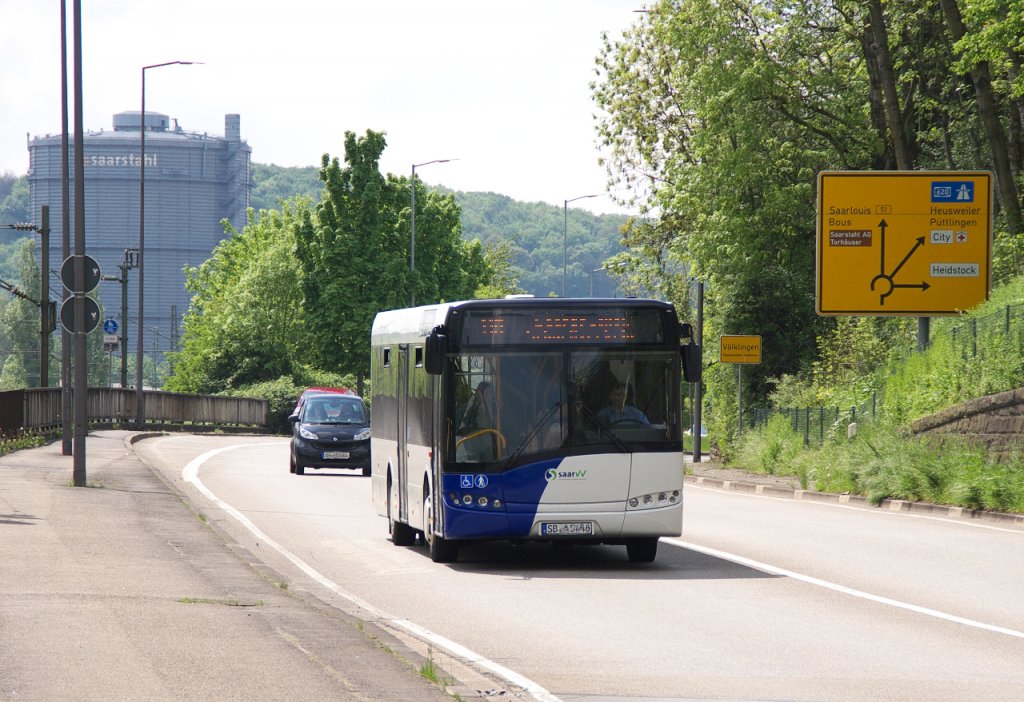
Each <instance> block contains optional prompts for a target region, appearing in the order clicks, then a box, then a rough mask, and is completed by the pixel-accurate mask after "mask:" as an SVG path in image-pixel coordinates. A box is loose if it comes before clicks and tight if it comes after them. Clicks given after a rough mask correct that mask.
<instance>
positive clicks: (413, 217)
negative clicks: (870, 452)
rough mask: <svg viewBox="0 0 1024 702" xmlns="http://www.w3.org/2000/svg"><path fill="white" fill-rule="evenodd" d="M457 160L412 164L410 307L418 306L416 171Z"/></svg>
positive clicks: (443, 159)
mask: <svg viewBox="0 0 1024 702" xmlns="http://www.w3.org/2000/svg"><path fill="white" fill-rule="evenodd" d="M458 160H459V159H457V158H438V159H434V160H433V161H425V162H424V163H414V164H412V178H410V180H409V183H410V187H409V190H410V191H411V193H412V195H411V196H410V205H409V213H410V214H409V306H410V307H415V306H416V284H415V282H414V281H413V274H414V273H415V272H416V169H417V168H420V167H421V166H429V165H430V164H432V163H450V162H452V161H458Z"/></svg>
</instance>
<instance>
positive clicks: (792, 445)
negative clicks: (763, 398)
mask: <svg viewBox="0 0 1024 702" xmlns="http://www.w3.org/2000/svg"><path fill="white" fill-rule="evenodd" d="M803 450H804V438H803V436H802V435H800V434H798V433H797V432H795V431H793V427H792V425H791V424H790V422H789V420H788V419H786V417H784V416H782V415H781V414H776V415H774V416H772V418H771V419H770V420H768V424H767V425H766V426H765V427H764V428H762V429H759V430H756V431H747V432H745V433H744V434H743V437H742V438H741V439H740V442H739V448H738V450H737V452H736V458H735V463H736V464H737V465H739V466H742V467H743V468H746V469H747V470H752V471H755V472H757V473H768V474H769V475H775V474H783V475H789V474H791V473H792V472H793V470H794V465H793V463H794V460H795V458H796V457H797V456H798V455H799V454H800V453H801V452H802V451H803Z"/></svg>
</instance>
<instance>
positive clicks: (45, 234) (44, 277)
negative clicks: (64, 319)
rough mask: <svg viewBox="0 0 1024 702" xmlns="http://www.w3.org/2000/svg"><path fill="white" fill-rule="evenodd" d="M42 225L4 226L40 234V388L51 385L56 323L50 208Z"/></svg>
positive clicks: (43, 212)
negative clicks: (52, 333) (52, 302)
mask: <svg viewBox="0 0 1024 702" xmlns="http://www.w3.org/2000/svg"><path fill="white" fill-rule="evenodd" d="M41 216H42V224H41V225H40V226H38V227H37V226H36V225H34V224H28V223H19V224H5V225H2V227H3V228H4V229H14V230H16V231H20V232H36V233H37V234H39V240H40V241H39V262H40V264H41V265H40V267H39V278H40V280H39V387H41V388H45V387H47V386H48V385H49V384H50V331H51V330H50V324H51V322H53V321H55V317H53V316H52V315H53V312H52V311H51V310H50V208H49V206H48V205H43V206H42V215H41Z"/></svg>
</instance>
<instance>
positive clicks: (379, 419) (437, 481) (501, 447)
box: [370, 298, 700, 562]
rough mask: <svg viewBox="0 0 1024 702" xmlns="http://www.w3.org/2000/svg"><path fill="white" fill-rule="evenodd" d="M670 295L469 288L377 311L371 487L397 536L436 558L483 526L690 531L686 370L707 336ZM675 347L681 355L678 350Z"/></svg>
mask: <svg viewBox="0 0 1024 702" xmlns="http://www.w3.org/2000/svg"><path fill="white" fill-rule="evenodd" d="M688 336H692V334H691V332H690V326H689V325H688V324H680V322H679V320H678V318H677V316H676V311H675V309H674V307H673V306H672V305H670V304H667V303H664V302H657V301H653V300H636V299H614V300H611V299H565V298H545V299H541V298H513V299H504V300H472V301H466V302H452V303H443V304H437V305H428V306H423V307H416V308H410V309H402V310H392V311H388V312H381V313H380V314H378V315H377V317H376V318H375V320H374V323H373V332H372V351H371V356H372V358H371V378H372V399H373V403H372V404H373V412H372V420H371V421H372V426H371V429H372V433H371V436H372V438H371V451H370V452H371V461H372V466H373V467H372V478H371V481H372V492H373V502H374V506H375V508H376V510H377V512H378V514H380V515H382V516H386V517H387V518H388V523H389V527H390V532H391V539H392V541H393V542H394V543H395V544H398V545H411V544H413V543H414V542H415V540H416V537H417V535H419V536H421V537H422V538H423V539H424V540H425V541H426V543H427V545H428V546H429V549H430V556H431V558H432V559H433V560H434V561H436V562H451V561H455V560H456V559H457V558H458V552H459V545H460V544H462V543H467V542H472V541H481V540H489V539H510V540H515V541H519V540H523V541H526V540H530V541H533V540H544V541H555V540H558V541H570V542H584V543H604V544H620V545H625V546H626V551H627V554H628V556H629V560H631V561H634V562H649V561H652V560H654V558H655V555H656V553H657V548H658V537H660V536H678V535H679V534H680V533H681V532H682V515H683V501H682V490H683V454H682V437H681V429H680V425H681V408H680V398H681V395H682V393H681V380H682V378H681V375H682V374H683V371H684V370H685V377H686V380H687V381H691V382H695V381H696V380H697V377H698V375H699V366H700V361H699V358H700V351H699V347H697V346H696V344H694V342H693V340H692V338H691V339H690V341H689V343H688V344H685V345H684V344H682V340H683V338H685V337H688ZM681 361H682V362H681Z"/></svg>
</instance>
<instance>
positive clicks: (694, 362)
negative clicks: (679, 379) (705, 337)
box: [679, 339, 701, 383]
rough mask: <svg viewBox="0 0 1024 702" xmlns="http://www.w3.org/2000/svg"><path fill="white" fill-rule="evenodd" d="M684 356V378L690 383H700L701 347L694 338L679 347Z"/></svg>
mask: <svg viewBox="0 0 1024 702" xmlns="http://www.w3.org/2000/svg"><path fill="white" fill-rule="evenodd" d="M679 354H680V355H681V356H682V357H683V380H685V381H686V382H688V383H699V382H700V376H701V368H700V367H701V349H700V346H698V345H697V343H696V342H694V341H693V339H690V343H688V344H686V345H684V346H681V347H679Z"/></svg>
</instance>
